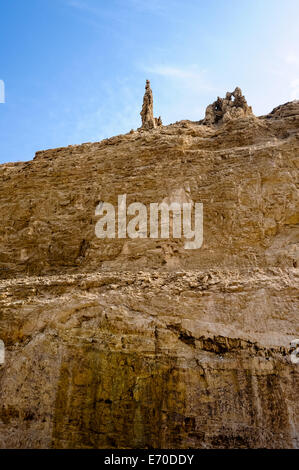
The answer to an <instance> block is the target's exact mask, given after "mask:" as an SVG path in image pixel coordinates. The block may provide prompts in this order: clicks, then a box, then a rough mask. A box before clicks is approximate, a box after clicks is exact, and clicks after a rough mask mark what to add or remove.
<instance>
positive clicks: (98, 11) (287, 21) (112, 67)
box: [0, 0, 299, 163]
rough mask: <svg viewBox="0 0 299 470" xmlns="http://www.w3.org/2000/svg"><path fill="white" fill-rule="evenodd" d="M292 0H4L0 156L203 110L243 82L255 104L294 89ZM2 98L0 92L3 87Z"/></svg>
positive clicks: (259, 109)
mask: <svg viewBox="0 0 299 470" xmlns="http://www.w3.org/2000/svg"><path fill="white" fill-rule="evenodd" d="M298 24H299V0H0V80H3V81H4V83H5V103H4V104H3V103H2V104H1V103H0V163H3V162H8V161H20V160H30V159H32V158H33V157H34V153H35V152H36V151H37V150H41V149H47V148H53V147H60V146H66V145H70V144H79V143H82V142H92V141H98V140H101V139H103V138H105V137H109V136H112V135H116V134H120V133H126V132H128V131H130V129H132V128H134V129H136V128H137V127H139V126H140V116H139V112H140V109H141V105H142V98H143V93H144V85H145V79H146V78H148V79H150V80H151V86H152V89H153V93H154V106H155V110H154V112H155V115H156V116H158V115H161V117H162V120H163V123H164V124H168V123H171V122H175V121H177V120H181V119H191V120H199V119H202V118H203V116H204V112H205V108H206V106H207V105H208V104H209V103H211V102H213V101H214V100H215V99H216V97H217V96H218V95H219V96H224V95H225V92H226V91H232V90H233V89H234V88H235V87H236V86H240V87H241V89H242V90H243V93H244V94H245V96H246V98H247V101H248V103H249V104H250V105H252V107H253V111H254V112H255V114H257V115H260V114H265V113H268V112H270V111H271V110H272V109H273V108H274V107H275V106H277V105H279V104H282V103H284V102H286V101H290V100H293V99H296V98H298V95H299V27H298ZM0 98H1V96H0Z"/></svg>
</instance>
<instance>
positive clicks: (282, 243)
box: [0, 98, 299, 448]
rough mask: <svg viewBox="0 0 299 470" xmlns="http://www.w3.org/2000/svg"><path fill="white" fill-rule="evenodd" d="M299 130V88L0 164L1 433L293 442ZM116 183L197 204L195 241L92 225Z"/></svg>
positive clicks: (156, 443) (64, 444)
mask: <svg viewBox="0 0 299 470" xmlns="http://www.w3.org/2000/svg"><path fill="white" fill-rule="evenodd" d="M235 99H236V98H235ZM298 129H299V103H298V102H292V103H287V104H285V105H283V106H281V107H278V108H276V110H274V111H273V112H272V113H271V114H269V115H267V116H264V117H261V118H257V117H254V116H252V115H251V114H250V113H249V114H248V115H245V114H242V116H241V117H239V118H238V119H228V120H226V119H222V121H221V125H220V126H215V125H214V124H212V125H211V126H209V125H202V123H194V122H191V121H182V122H178V123H176V124H173V125H169V126H163V127H160V128H152V129H151V130H149V131H147V132H132V133H128V134H126V135H121V136H116V137H113V138H111V139H106V140H104V141H102V142H97V143H86V144H82V145H80V146H70V147H67V148H60V149H55V150H47V151H43V152H38V153H37V154H36V156H35V158H34V160H33V161H30V162H25V163H15V164H12V163H8V164H5V165H1V166H0V181H1V193H0V215H1V221H2V223H1V226H0V277H1V280H0V338H1V339H2V340H3V341H4V343H5V345H6V362H5V364H4V365H0V398H1V406H0V447H1V448H9V447H18V448H41V447H47V448H51V447H52V448H53V447H54V448H70V447H72V448H136V447H137V448H138V447H140V448H167V447H168V448H173V447H174V448H235V447H236V448H257V447H267V448H298V447H299V421H298V417H299V408H298V406H299V405H298V385H299V380H298V379H299V374H298V372H299V369H298V367H299V366H298V364H294V363H292V362H291V360H290V349H289V348H290V342H291V341H292V340H294V339H295V338H299V325H298V279H299V273H298V263H299V257H298V238H299V229H298V222H299V213H298V166H299V164H298V162H299V158H298V156H299V133H298ZM121 194H127V200H128V204H129V203H131V202H135V201H137V202H142V203H144V204H146V205H148V204H149V203H151V202H161V201H163V200H167V201H172V200H179V201H181V202H184V201H189V200H192V201H195V202H202V203H203V213H204V241H203V245H202V247H201V248H200V249H199V250H184V247H183V243H182V240H180V239H174V238H173V237H170V239H150V238H146V239H135V240H133V239H128V238H126V239H118V238H115V239H98V238H96V236H95V224H96V222H97V217H96V215H95V208H96V207H97V205H98V203H99V202H100V201H105V202H110V203H112V204H114V205H117V196H118V195H121Z"/></svg>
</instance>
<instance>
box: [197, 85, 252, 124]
mask: <svg viewBox="0 0 299 470" xmlns="http://www.w3.org/2000/svg"><path fill="white" fill-rule="evenodd" d="M250 115H253V113H252V108H251V106H248V104H247V101H246V99H245V96H243V95H242V90H241V89H240V88H239V87H236V88H235V90H234V91H233V92H231V93H230V92H227V93H226V95H225V98H219V96H218V98H217V100H216V101H214V103H212V104H210V105H209V106H208V107H207V109H206V115H205V119H204V122H203V124H206V125H208V126H210V125H212V124H217V123H221V122H226V121H229V120H230V119H238V118H242V117H244V116H250Z"/></svg>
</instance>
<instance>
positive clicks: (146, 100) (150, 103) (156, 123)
mask: <svg viewBox="0 0 299 470" xmlns="http://www.w3.org/2000/svg"><path fill="white" fill-rule="evenodd" d="M140 116H141V121H142V127H141V128H142V129H145V130H150V129H154V128H155V127H160V126H162V120H161V117H160V116H159V117H158V118H155V117H154V99H153V92H152V89H151V85H150V81H149V80H146V84H145V93H144V97H143V105H142V110H141V112H140Z"/></svg>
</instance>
